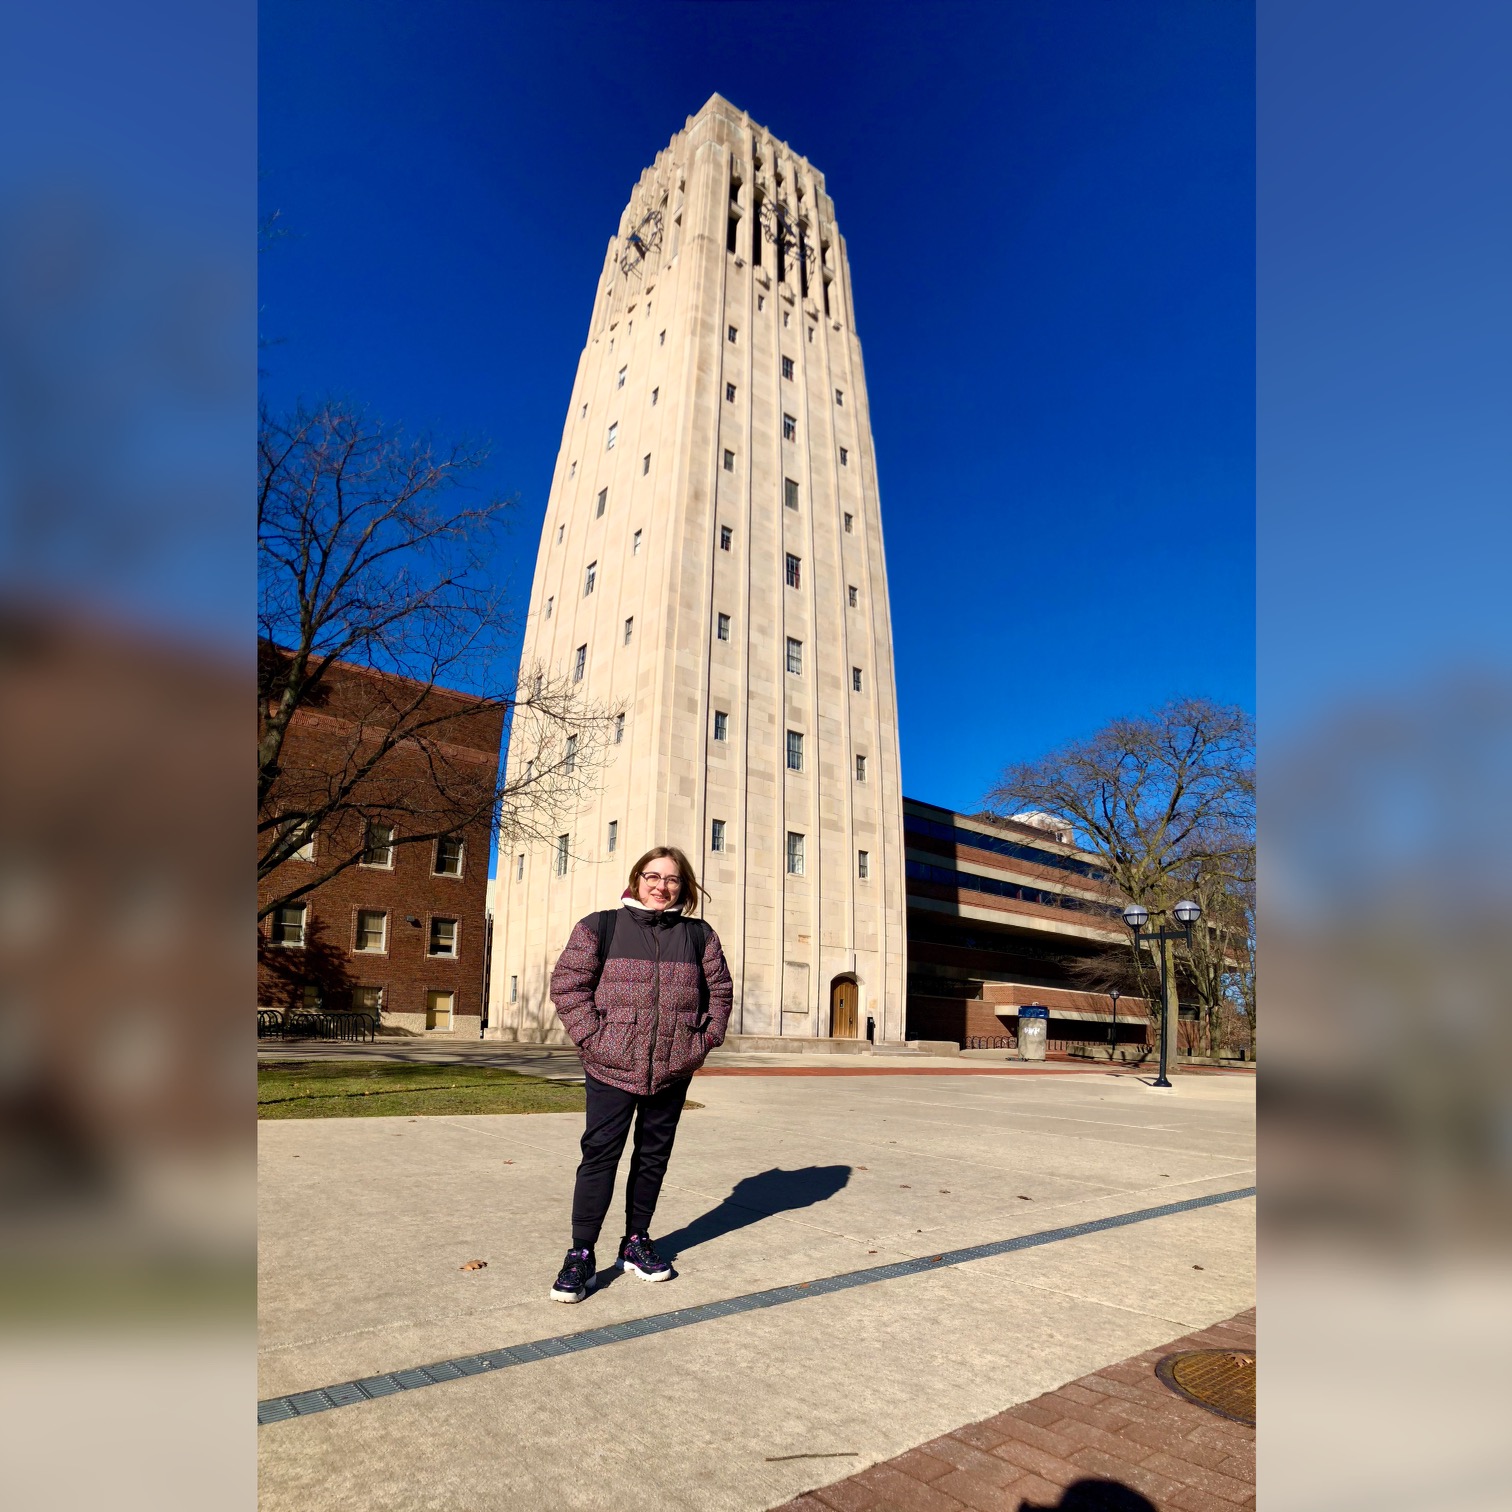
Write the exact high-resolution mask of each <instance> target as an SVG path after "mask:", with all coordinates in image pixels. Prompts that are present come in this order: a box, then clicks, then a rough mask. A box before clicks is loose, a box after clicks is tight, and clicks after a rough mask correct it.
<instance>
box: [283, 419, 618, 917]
mask: <svg viewBox="0 0 1512 1512" xmlns="http://www.w3.org/2000/svg"><path fill="white" fill-rule="evenodd" d="M483 455H484V454H483V453H482V452H481V451H480V450H477V449H472V448H467V447H462V446H455V447H450V448H440V447H437V446H436V445H434V444H432V443H431V442H429V441H427V440H424V439H421V440H416V441H410V440H407V439H406V438H405V437H404V436H403V435H402V434H401V433H400V432H399V431H398V430H396V429H394V428H392V427H388V426H385V425H383V424H382V423H381V422H379V421H376V420H374V419H372V418H371V417H369V416H368V415H367V414H366V413H364V412H363V411H362V410H361V409H359V408H356V407H354V406H352V405H349V404H346V403H342V402H330V403H326V404H323V405H320V406H318V407H315V408H313V409H307V408H299V409H296V410H295V411H294V412H293V413H292V414H290V415H288V416H286V417H277V416H274V415H272V414H270V413H269V412H267V411H266V410H264V412H263V414H262V417H261V425H260V428H259V438H258V460H259V489H258V565H259V631H260V654H259V665H258V746H257V766H258V806H259V817H258V830H259V840H260V846H259V850H260V854H259V862H258V877H259V881H263V880H265V879H267V878H269V877H271V876H272V875H273V874H274V873H276V872H278V871H279V868H280V867H282V866H283V865H284V863H285V862H287V861H289V860H291V859H292V858H293V857H294V856H295V855H297V854H298V853H299V852H300V851H301V850H303V849H304V848H305V847H306V846H307V845H308V844H309V842H310V840H311V838H312V837H313V836H315V835H316V834H317V833H318V834H319V835H320V836H321V837H322V847H321V851H322V854H321V857H320V861H319V864H318V865H316V866H315V867H314V868H304V867H301V868H298V869H297V875H293V876H292V878H291V879H290V880H288V881H287V885H277V886H275V887H274V888H273V889H271V890H270V892H269V893H268V894H267V895H266V896H265V898H264V901H263V903H262V905H261V907H260V909H259V917H264V916H266V915H267V914H268V913H269V912H271V911H272V910H273V909H274V908H276V907H278V906H279V905H280V904H282V903H287V902H289V901H290V900H292V899H294V898H297V897H300V896H302V895H304V894H305V893H308V892H310V891H311V890H313V889H314V888H316V887H319V886H320V885H321V884H322V883H324V882H327V881H329V880H330V879H331V878H332V877H334V876H336V875H338V874H339V873H340V872H342V871H345V870H346V869H347V868H348V867H351V866H354V865H356V864H357V862H358V861H359V860H361V858H362V856H363V853H364V850H365V849H366V846H367V843H368V842H367V832H368V825H369V824H370V823H371V822H373V821H375V820H390V821H391V820H392V819H393V817H394V816H402V817H403V820H404V823H403V824H402V825H399V826H397V829H398V833H397V834H396V835H395V837H394V843H397V844H405V845H413V844H419V843H424V842H430V841H434V840H436V839H438V838H439V837H441V836H443V835H450V834H454V833H456V832H458V831H460V830H463V829H466V828H468V827H469V826H472V825H475V824H477V823H478V822H479V821H480V820H484V819H489V820H491V821H492V822H493V824H494V825H495V826H496V828H497V831H498V832H499V833H501V834H503V835H504V836H507V837H509V838H516V837H517V838H521V839H527V840H529V839H537V838H542V837H544V836H546V835H547V834H550V833H554V831H555V827H556V824H557V820H558V816H559V815H560V814H562V813H564V812H569V811H571V810H572V809H575V808H576V807H577V806H578V804H579V802H580V800H581V799H582V797H583V795H584V794H585V792H586V791H587V790H588V788H589V787H590V786H591V785H592V781H593V776H594V774H595V772H596V770H597V768H598V766H599V765H600V764H601V761H602V757H603V754H604V750H605V747H606V745H607V743H608V729H609V725H610V720H611V718H612V714H611V711H609V710H607V709H601V708H599V707H597V706H595V705H592V704H590V703H589V702H588V701H587V700H585V699H584V698H582V697H581V696H580V695H579V693H578V692H577V691H576V686H575V684H573V683H571V682H569V681H568V680H567V679H566V678H565V677H562V676H558V675H553V674H551V673H549V672H548V671H547V669H545V668H527V669H523V675H522V676H521V677H520V679H519V681H518V683H516V679H515V674H514V670H513V668H512V666H511V653H512V650H513V632H514V630H515V628H516V627H515V625H514V623H513V621H512V619H511V616H510V614H509V612H508V604H507V600H506V596H505V593H504V590H503V589H502V588H501V587H500V586H499V584H498V583H496V582H495V581H494V580H493V579H492V577H491V576H490V572H489V568H490V562H491V557H492V553H493V548H494V546H495V545H496V541H497V536H498V532H499V529H500V527H501V524H502V520H503V516H504V514H505V512H506V511H507V510H508V508H509V506H510V501H507V500H501V499H484V500H481V501H480V500H478V499H476V497H475V496H473V495H471V494H468V493H464V492H463V485H464V484H465V483H466V482H467V481H468V479H469V476H470V475H471V474H472V473H474V472H475V471H476V469H477V468H478V466H479V465H480V463H481V462H482V460H483ZM374 673H376V674H382V675H380V676H372V675H363V674H374ZM506 682H507V683H508V684H509V685H510V686H511V689H514V688H517V689H518V691H501V688H502V685H504V684H505V683H506ZM456 689H471V690H475V691H473V692H469V693H465V694H464V695H462V696H457V695H456V694H455V693H454V692H453V690H456ZM321 712H324V713H326V714H327V715H328V716H330V717H329V718H328V720H327V724H328V725H329V726H330V728H331V729H333V730H337V731H339V732H340V734H339V740H340V750H339V752H337V753H336V755H335V757H334V759H333V756H332V752H331V750H330V742H329V741H328V742H327V748H326V749H325V750H324V751H323V752H322V753H321V757H320V759H318V760H315V759H311V758H309V757H308V755H306V754H305V753H303V751H302V747H301V740H300V738H299V735H298V730H299V716H300V715H302V714H314V713H321ZM501 719H502V722H503V728H504V731H505V734H506V735H507V737H508V738H509V739H510V741H511V748H512V752H513V753H514V754H513V755H512V759H511V762H510V767H509V772H508V775H507V776H505V777H503V778H501V777H500V774H499V772H498V770H497V763H496V762H484V763H480V762H479V761H478V759H477V757H476V752H474V753H472V754H471V756H470V755H469V753H468V751H467V749H466V744H467V743H466V740H465V739H459V738H458V737H459V736H462V735H464V732H465V731H466V730H467V729H468V728H469V727H471V728H472V729H476V728H477V723H476V722H478V721H484V722H485V724H484V728H487V727H489V726H491V725H496V724H498V722H499V721H500V720H501ZM472 744H473V746H474V747H476V745H477V741H476V739H474V740H473V742H472ZM516 757H517V758H518V759H516ZM286 877H290V874H281V875H280V877H279V883H280V884H282V883H284V881H285V878H286Z"/></svg>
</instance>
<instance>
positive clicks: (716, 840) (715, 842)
mask: <svg viewBox="0 0 1512 1512" xmlns="http://www.w3.org/2000/svg"><path fill="white" fill-rule="evenodd" d="M724 848H725V822H724V820H723V819H714V820H712V821H710V825H709V849H710V850H711V851H719V852H721V853H723V851H724Z"/></svg>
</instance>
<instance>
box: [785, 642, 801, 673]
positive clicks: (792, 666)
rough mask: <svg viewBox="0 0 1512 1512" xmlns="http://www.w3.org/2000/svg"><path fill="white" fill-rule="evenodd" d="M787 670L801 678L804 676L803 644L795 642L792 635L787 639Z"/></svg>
mask: <svg viewBox="0 0 1512 1512" xmlns="http://www.w3.org/2000/svg"><path fill="white" fill-rule="evenodd" d="M787 669H788V671H789V672H795V673H797V674H798V675H799V676H800V677H801V676H802V675H803V642H802V641H801V640H794V639H793V637H792V636H791V635H790V636H788V638H787Z"/></svg>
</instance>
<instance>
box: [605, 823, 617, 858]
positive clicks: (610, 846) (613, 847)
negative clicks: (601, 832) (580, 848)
mask: <svg viewBox="0 0 1512 1512" xmlns="http://www.w3.org/2000/svg"><path fill="white" fill-rule="evenodd" d="M618 849H619V820H618V819H611V820H610V821H609V834H608V836H607V837H606V839H605V843H604V850H605V852H606V853H607V854H608V855H611V856H612V855H613V854H614V853H615V851H617V850H618Z"/></svg>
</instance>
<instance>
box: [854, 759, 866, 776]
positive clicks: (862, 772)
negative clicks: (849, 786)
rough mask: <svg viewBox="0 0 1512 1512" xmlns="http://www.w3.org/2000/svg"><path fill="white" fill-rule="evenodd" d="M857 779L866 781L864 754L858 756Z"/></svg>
mask: <svg viewBox="0 0 1512 1512" xmlns="http://www.w3.org/2000/svg"><path fill="white" fill-rule="evenodd" d="M856 781H857V782H865V781H866V757H864V756H858V757H856Z"/></svg>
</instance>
